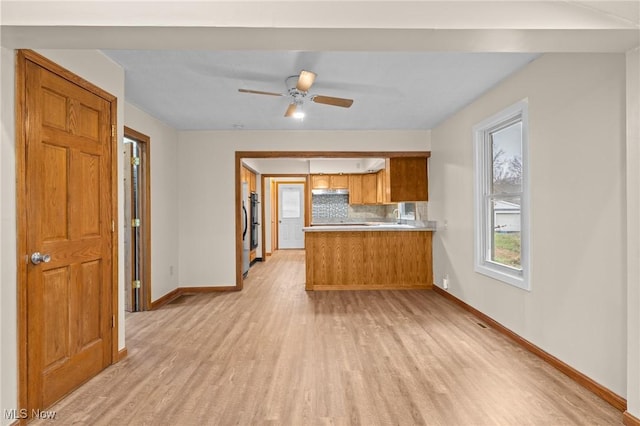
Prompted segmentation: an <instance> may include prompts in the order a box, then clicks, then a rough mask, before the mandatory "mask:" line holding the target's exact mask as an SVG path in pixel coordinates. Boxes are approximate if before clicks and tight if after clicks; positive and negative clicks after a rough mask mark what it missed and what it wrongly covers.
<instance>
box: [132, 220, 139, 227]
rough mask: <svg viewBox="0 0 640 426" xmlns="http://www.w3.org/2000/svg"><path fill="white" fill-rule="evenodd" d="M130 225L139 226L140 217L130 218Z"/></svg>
mask: <svg viewBox="0 0 640 426" xmlns="http://www.w3.org/2000/svg"><path fill="white" fill-rule="evenodd" d="M131 227H132V228H139V227H140V219H131Z"/></svg>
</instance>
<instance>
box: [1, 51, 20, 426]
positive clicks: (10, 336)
mask: <svg viewBox="0 0 640 426" xmlns="http://www.w3.org/2000/svg"><path fill="white" fill-rule="evenodd" d="M0 55H1V59H0V66H1V67H2V68H1V71H0V76H1V80H0V96H1V103H0V123H1V127H0V129H1V131H2V133H1V134H0V200H2V201H1V202H0V235H1V236H2V238H1V239H0V342H2V343H0V410H4V409H5V408H9V409H10V408H17V407H18V405H17V401H18V374H17V371H18V358H17V355H18V353H17V351H18V347H17V346H16V342H17V340H18V338H17V309H16V308H17V306H16V305H17V303H16V302H17V299H18V297H17V286H16V243H15V242H16V204H15V199H16V196H15V188H16V186H15V138H14V134H15V126H14V123H15V114H14V111H15V110H14V107H13V99H14V96H15V91H14V87H15V81H14V73H13V69H14V64H15V61H14V53H13V50H9V49H4V48H3V49H2V50H1V51H0ZM3 412H4V411H3ZM9 423H10V421H9V420H7V419H4V416H3V417H2V418H0V424H3V425H4V424H9Z"/></svg>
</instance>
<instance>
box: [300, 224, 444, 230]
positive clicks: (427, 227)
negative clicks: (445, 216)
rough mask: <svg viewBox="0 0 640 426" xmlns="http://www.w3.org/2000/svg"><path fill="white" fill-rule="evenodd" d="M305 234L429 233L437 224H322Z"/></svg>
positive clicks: (314, 225) (310, 228)
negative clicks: (359, 232)
mask: <svg viewBox="0 0 640 426" xmlns="http://www.w3.org/2000/svg"><path fill="white" fill-rule="evenodd" d="M302 230H303V231H304V232H340V231H342V232H348V231H429V232H433V231H435V230H436V227H435V224H432V223H427V225H409V224H406V223H391V222H357V223H320V224H312V225H311V226H307V227H304V228H302Z"/></svg>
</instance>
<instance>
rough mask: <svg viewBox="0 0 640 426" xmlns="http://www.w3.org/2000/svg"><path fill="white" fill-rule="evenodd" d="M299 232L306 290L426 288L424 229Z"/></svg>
mask: <svg viewBox="0 0 640 426" xmlns="http://www.w3.org/2000/svg"><path fill="white" fill-rule="evenodd" d="M303 230H304V231H305V250H306V258H305V263H306V284H305V289H306V290H392V289H430V288H431V287H432V285H433V272H432V270H433V269H432V257H431V237H432V233H433V231H434V228H433V227H430V226H412V225H406V224H395V223H370V224H367V223H364V224H358V225H353V224H344V225H338V224H336V225H327V226H311V227H306V228H303Z"/></svg>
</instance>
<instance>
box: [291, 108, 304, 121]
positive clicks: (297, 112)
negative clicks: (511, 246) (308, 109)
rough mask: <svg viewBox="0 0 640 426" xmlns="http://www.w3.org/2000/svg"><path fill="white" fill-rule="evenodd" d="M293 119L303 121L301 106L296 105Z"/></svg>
mask: <svg viewBox="0 0 640 426" xmlns="http://www.w3.org/2000/svg"><path fill="white" fill-rule="evenodd" d="M293 118H297V119H298V120H302V119H304V109H302V104H300V105H298V107H297V108H296V110H295V112H294V113H293Z"/></svg>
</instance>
